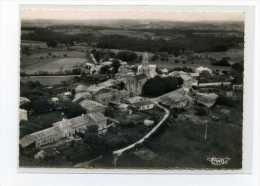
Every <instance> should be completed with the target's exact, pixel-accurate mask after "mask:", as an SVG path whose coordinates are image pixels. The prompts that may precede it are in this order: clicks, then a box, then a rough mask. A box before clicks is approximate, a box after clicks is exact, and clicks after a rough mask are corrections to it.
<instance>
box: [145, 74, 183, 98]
mask: <svg viewBox="0 0 260 186" xmlns="http://www.w3.org/2000/svg"><path fill="white" fill-rule="evenodd" d="M182 84H183V80H182V79H181V78H176V77H165V78H162V77H160V76H156V77H154V78H152V79H149V80H148V81H147V82H146V83H145V84H144V86H143V91H142V94H143V95H144V96H151V97H156V96H160V95H163V94H165V93H167V92H170V91H173V90H175V89H178V88H179V87H180V86H181V85H182Z"/></svg>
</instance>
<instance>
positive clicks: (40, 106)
mask: <svg viewBox="0 0 260 186" xmlns="http://www.w3.org/2000/svg"><path fill="white" fill-rule="evenodd" d="M20 14H21V41H20V103H19V104H20V106H19V107H20V108H19V112H20V115H19V116H20V122H19V167H20V168H30V169H31V170H33V169H34V168H48V169H51V168H55V169H58V170H59V169H64V168H66V169H72V170H79V169H80V170H86V171H89V170H92V171H95V170H100V169H101V170H103V171H105V172H106V171H108V172H109V171H111V170H146V171H148V172H149V171H153V170H187V169H188V170H241V169H242V167H243V166H242V165H243V148H244V146H243V145H242V144H243V137H242V136H243V129H244V127H243V92H244V91H243V90H244V89H243V87H244V86H243V85H244V83H243V79H244V43H245V39H244V38H245V37H244V36H245V34H246V33H245V12H243V11H242V10H229V9H227V10H226V9H221V8H216V9H212V10H207V9H205V8H204V9H203V8H201V10H200V9H199V8H196V9H192V8H191V9H190V10H189V9H183V10H181V9H180V8H179V9H178V10H175V9H174V8H173V7H169V6H168V7H166V6H163V7H162V6H86V5H84V6H63V5H55V6H54V5H52V6H51V5H48V6H47V5H37V6H36V5H23V6H21V7H20Z"/></svg>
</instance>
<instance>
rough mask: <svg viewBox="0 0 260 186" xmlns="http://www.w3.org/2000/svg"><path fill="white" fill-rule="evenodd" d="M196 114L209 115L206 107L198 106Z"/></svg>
mask: <svg viewBox="0 0 260 186" xmlns="http://www.w3.org/2000/svg"><path fill="white" fill-rule="evenodd" d="M195 114H196V115H198V116H206V115H208V110H207V109H206V108H205V107H197V108H196V109H195Z"/></svg>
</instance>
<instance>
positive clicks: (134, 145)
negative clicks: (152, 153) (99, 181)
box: [113, 101, 170, 166]
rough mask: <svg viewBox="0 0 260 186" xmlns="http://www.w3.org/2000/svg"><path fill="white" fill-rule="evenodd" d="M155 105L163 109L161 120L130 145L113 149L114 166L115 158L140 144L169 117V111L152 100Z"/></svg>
mask: <svg viewBox="0 0 260 186" xmlns="http://www.w3.org/2000/svg"><path fill="white" fill-rule="evenodd" d="M153 102H154V104H155V105H157V106H158V107H159V108H161V109H163V110H164V111H165V114H164V116H163V118H162V119H161V121H160V122H159V123H158V124H157V125H156V126H155V127H153V129H152V130H150V131H149V132H148V133H147V134H146V135H145V136H144V137H143V138H141V139H140V140H138V141H137V142H135V143H133V144H131V145H128V146H126V147H124V148H121V149H118V150H115V151H113V156H114V166H116V164H117V160H118V158H119V157H120V156H121V155H122V154H123V153H124V152H126V151H128V150H130V149H133V148H134V147H136V146H137V145H139V144H142V143H143V142H144V141H145V140H146V139H148V138H149V137H150V136H151V135H152V134H153V133H155V132H156V131H157V130H158V129H159V128H160V126H161V125H162V124H163V123H164V121H166V119H167V118H168V117H169V115H170V111H169V110H168V109H167V108H165V107H163V106H162V105H160V104H159V103H157V102H155V101H153Z"/></svg>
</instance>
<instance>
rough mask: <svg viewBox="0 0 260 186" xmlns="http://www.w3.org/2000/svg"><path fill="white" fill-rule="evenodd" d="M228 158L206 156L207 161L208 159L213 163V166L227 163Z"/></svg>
mask: <svg viewBox="0 0 260 186" xmlns="http://www.w3.org/2000/svg"><path fill="white" fill-rule="evenodd" d="M230 160H231V158H229V157H224V158H220V157H211V158H207V161H209V162H210V163H211V165H214V166H222V165H227V164H228V162H229V161H230Z"/></svg>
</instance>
